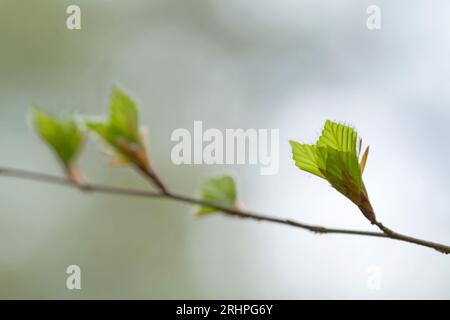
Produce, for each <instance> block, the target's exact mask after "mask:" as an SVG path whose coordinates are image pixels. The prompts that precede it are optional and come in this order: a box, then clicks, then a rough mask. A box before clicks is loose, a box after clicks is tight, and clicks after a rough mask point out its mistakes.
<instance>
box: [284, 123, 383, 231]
mask: <svg viewBox="0 0 450 320" xmlns="http://www.w3.org/2000/svg"><path fill="white" fill-rule="evenodd" d="M357 142H358V146H357ZM361 143H362V142H361V139H359V141H358V134H357V133H356V131H355V130H354V129H353V128H351V127H349V126H346V125H343V124H340V123H336V122H332V121H329V120H327V121H326V122H325V126H324V128H323V130H322V134H321V136H320V137H319V139H318V140H317V142H316V144H315V145H307V144H301V143H298V142H296V141H290V144H291V147H292V155H293V159H294V161H295V165H296V166H297V167H298V168H300V169H301V170H304V171H307V172H309V173H312V174H314V175H316V176H318V177H320V178H323V179H325V180H327V181H328V182H329V183H330V184H331V186H332V187H333V188H335V189H336V190H337V191H339V192H340V193H342V194H343V195H344V196H346V197H347V198H348V199H350V200H351V201H352V202H353V203H355V204H356V205H357V206H358V207H359V208H360V210H361V211H362V212H363V214H364V215H365V216H366V218H367V219H369V220H370V221H371V222H372V223H374V222H376V218H375V213H374V211H373V209H372V206H371V204H370V201H369V196H368V194H367V191H366V187H365V186H364V182H363V179H362V172H363V171H364V167H365V165H366V161H367V154H368V149H366V151H365V152H364V154H363V156H362V159H361V163H359V162H358V156H359V153H360V150H361Z"/></svg>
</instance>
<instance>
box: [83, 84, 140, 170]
mask: <svg viewBox="0 0 450 320" xmlns="http://www.w3.org/2000/svg"><path fill="white" fill-rule="evenodd" d="M86 126H87V128H88V129H90V130H91V131H93V132H95V133H96V134H97V135H98V136H99V137H100V138H102V139H103V140H104V141H105V142H106V143H107V144H108V145H109V146H110V147H111V148H112V149H113V150H114V151H115V152H116V153H117V156H119V157H120V158H121V159H124V160H125V161H127V162H131V163H134V164H136V165H137V166H139V167H140V168H144V169H145V168H148V166H149V164H148V158H147V152H146V148H145V145H144V143H143V139H142V138H141V134H140V127H139V113H138V109H137V107H136V104H135V103H134V102H133V100H131V98H130V97H128V96H127V95H126V94H125V93H123V92H122V91H120V90H118V89H116V88H114V89H113V92H112V95H111V100H110V104H109V118H108V119H107V120H106V121H103V122H99V121H87V122H86Z"/></svg>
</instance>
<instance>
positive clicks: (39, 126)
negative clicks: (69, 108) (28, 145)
mask: <svg viewBox="0 0 450 320" xmlns="http://www.w3.org/2000/svg"><path fill="white" fill-rule="evenodd" d="M32 118H33V122H34V127H35V130H36V131H37V133H38V134H39V136H40V137H41V138H42V140H44V141H45V142H46V143H47V144H48V145H49V147H50V148H51V149H52V150H53V151H54V152H55V154H56V155H57V157H58V159H59V161H60V162H61V164H62V165H63V167H64V170H65V171H66V173H67V174H68V175H69V177H70V178H71V179H72V180H74V181H75V180H76V181H78V182H80V181H79V180H80V174H79V172H78V170H77V167H76V165H75V160H76V158H77V156H78V154H79V153H80V151H81V149H82V147H83V144H84V141H85V134H84V133H83V132H81V131H80V129H79V127H78V126H77V123H76V121H75V120H74V119H73V118H67V119H58V118H56V117H54V116H52V115H50V114H49V113H47V112H45V111H43V110H42V109H40V108H33V109H32Z"/></svg>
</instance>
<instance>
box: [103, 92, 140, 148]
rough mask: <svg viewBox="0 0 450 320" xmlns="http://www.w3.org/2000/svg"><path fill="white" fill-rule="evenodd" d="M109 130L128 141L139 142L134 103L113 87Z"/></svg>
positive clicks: (137, 118) (136, 113) (137, 120)
mask: <svg viewBox="0 0 450 320" xmlns="http://www.w3.org/2000/svg"><path fill="white" fill-rule="evenodd" d="M109 131H110V132H111V133H113V134H114V135H117V136H123V137H125V138H126V139H127V140H128V141H130V142H133V143H136V144H140V143H141V140H140V137H139V115H138V110H137V107H136V104H135V103H134V102H133V100H131V98H130V97H128V96H127V95H126V94H125V93H123V92H122V91H120V90H118V89H117V88H114V89H113V93H112V95H111V102H110V107H109Z"/></svg>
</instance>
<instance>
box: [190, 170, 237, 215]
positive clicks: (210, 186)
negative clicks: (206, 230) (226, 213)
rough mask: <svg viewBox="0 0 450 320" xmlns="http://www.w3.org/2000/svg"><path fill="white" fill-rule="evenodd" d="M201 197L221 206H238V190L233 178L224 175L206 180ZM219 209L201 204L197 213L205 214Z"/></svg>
mask: <svg viewBox="0 0 450 320" xmlns="http://www.w3.org/2000/svg"><path fill="white" fill-rule="evenodd" d="M201 199H202V200H204V201H208V202H211V203H214V204H217V205H220V206H224V207H230V208H236V202H237V191H236V184H235V182H234V180H233V178H232V177H230V176H223V177H220V178H214V179H210V180H208V181H206V182H205V183H204V184H203V187H202V191H201ZM218 211H219V210H217V209H215V208H211V207H205V206H201V207H199V209H198V210H197V214H199V215H204V214H210V213H214V212H218Z"/></svg>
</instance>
